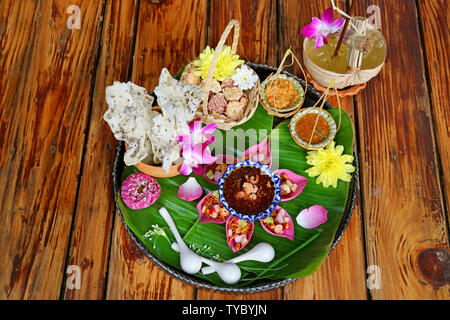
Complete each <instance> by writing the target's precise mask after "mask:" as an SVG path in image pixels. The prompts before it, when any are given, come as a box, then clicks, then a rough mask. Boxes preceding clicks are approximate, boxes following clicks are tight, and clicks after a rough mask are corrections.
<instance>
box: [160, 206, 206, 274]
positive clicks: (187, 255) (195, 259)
mask: <svg viewBox="0 0 450 320" xmlns="http://www.w3.org/2000/svg"><path fill="white" fill-rule="evenodd" d="M159 214H160V215H161V216H162V217H163V218H164V220H165V221H166V223H167V224H168V225H169V228H170V231H172V233H173V235H174V236H175V239H176V241H177V243H178V249H179V250H178V251H179V252H180V265H181V269H183V271H184V272H186V273H189V274H194V273H197V272H199V271H200V268H201V267H202V258H201V257H200V256H199V255H198V254H196V253H194V252H192V250H191V249H189V248H188V246H187V245H186V244H185V243H184V241H183V239H182V238H181V236H180V234H179V233H178V229H177V227H176V226H175V223H174V222H173V219H172V217H171V216H170V214H169V212H168V211H167V209H166V208H164V207H162V208H161V209H159Z"/></svg>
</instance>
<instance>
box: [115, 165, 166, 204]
mask: <svg viewBox="0 0 450 320" xmlns="http://www.w3.org/2000/svg"><path fill="white" fill-rule="evenodd" d="M121 195H122V200H123V202H124V203H125V205H126V206H127V207H128V208H130V209H134V210H137V209H143V208H147V207H149V206H150V205H152V204H153V203H154V202H155V201H156V200H158V198H159V196H160V195H161V186H160V185H159V183H158V181H156V179H155V178H153V177H151V176H148V175H146V174H143V173H133V174H130V175H129V176H128V177H126V178H125V180H124V181H123V183H122V189H121Z"/></svg>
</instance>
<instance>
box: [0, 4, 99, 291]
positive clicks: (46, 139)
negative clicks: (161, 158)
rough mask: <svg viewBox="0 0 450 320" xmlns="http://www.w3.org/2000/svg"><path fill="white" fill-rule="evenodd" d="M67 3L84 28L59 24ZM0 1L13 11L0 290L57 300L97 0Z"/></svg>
mask: <svg viewBox="0 0 450 320" xmlns="http://www.w3.org/2000/svg"><path fill="white" fill-rule="evenodd" d="M72 4H76V5H79V7H80V8H81V10H82V11H83V14H84V20H83V28H84V30H85V31H84V32H79V31H78V30H69V29H67V28H66V20H67V17H68V16H67V15H66V13H65V12H66V8H67V7H69V5H72ZM1 5H2V6H4V7H5V8H4V10H3V9H2V10H1V11H2V13H3V12H11V14H12V16H10V17H8V18H7V19H5V20H4V21H5V23H6V24H3V25H4V27H2V30H3V31H2V32H3V34H2V62H1V65H2V68H7V70H5V71H6V73H5V76H4V77H2V83H4V84H5V85H3V84H2V96H3V97H5V98H2V100H3V99H5V100H6V101H4V102H3V101H2V108H1V122H2V126H1V129H0V130H1V133H0V136H1V142H0V146H1V147H2V151H3V152H2V154H1V156H0V157H1V160H0V163H1V168H0V195H2V198H1V203H0V212H2V215H1V220H0V221H1V224H2V232H1V235H0V238H1V240H0V246H1V247H0V252H1V259H0V260H1V261H2V264H3V265H2V272H1V273H0V288H1V291H0V295H1V297H2V298H10V299H22V298H25V299H28V298H31V299H36V298H44V299H56V298H58V297H59V294H60V291H61V284H62V279H63V276H64V265H65V259H66V256H67V245H68V240H69V235H70V227H71V222H72V219H73V214H74V204H75V201H76V194H77V187H78V175H79V173H80V164H81V158H82V154H83V147H84V141H85V139H84V136H85V129H86V125H87V118H88V117H87V116H88V110H89V104H90V99H89V98H90V91H91V85H92V83H91V82H92V76H93V73H94V71H95V67H96V66H95V52H96V48H97V47H98V45H99V41H100V31H101V17H102V9H103V5H102V2H95V3H92V4H88V3H87V2H85V1H73V0H70V1H59V0H58V1H41V2H37V3H36V2H35V1H24V2H22V1H2V2H1ZM14 38H16V40H14ZM20 38H21V39H20ZM23 43H26V44H27V45H26V46H23ZM10 44H12V45H14V44H15V46H14V47H9V45H10ZM16 50H17V52H16ZM11 73H12V77H11V78H12V83H11V85H9V84H8V83H9V82H10V81H11V79H10V78H9V74H11ZM2 74H3V73H2ZM14 78H15V79H16V80H17V81H18V84H17V82H15V81H14ZM9 90H13V91H9Z"/></svg>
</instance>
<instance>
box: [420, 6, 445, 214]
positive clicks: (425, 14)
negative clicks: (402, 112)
mask: <svg viewBox="0 0 450 320" xmlns="http://www.w3.org/2000/svg"><path fill="white" fill-rule="evenodd" d="M418 3H419V9H420V19H421V22H422V25H421V26H422V29H421V31H422V37H423V40H424V41H423V42H424V45H425V57H426V64H427V71H428V77H429V81H430V87H429V88H428V89H429V92H430V96H431V107H432V108H431V109H432V113H433V116H434V124H435V130H436V140H437V145H438V147H439V153H440V160H441V168H442V171H441V174H442V176H443V185H444V187H445V196H446V200H447V210H448V208H449V206H450V170H448V169H449V168H450V148H449V146H450V112H448V97H449V96H450V90H449V85H448V79H449V78H450V58H449V53H448V46H449V43H450V39H449V37H450V36H449V34H450V29H449V23H448V22H449V21H448V19H449V18H448V17H449V12H450V7H449V2H448V1H445V0H431V1H423V0H420V1H419V2H418ZM448 218H449V217H448V216H447V219H448Z"/></svg>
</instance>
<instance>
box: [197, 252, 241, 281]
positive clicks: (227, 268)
mask: <svg viewBox="0 0 450 320" xmlns="http://www.w3.org/2000/svg"><path fill="white" fill-rule="evenodd" d="M202 261H203V262H204V263H206V264H208V265H209V268H211V269H212V270H213V272H214V271H215V272H217V274H218V275H219V277H220V279H222V280H223V282H225V283H226V284H235V283H236V282H238V281H239V279H241V269H240V268H239V267H238V266H237V265H236V264H235V263H232V262H216V261H212V260H209V259H206V258H203V257H202Z"/></svg>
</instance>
